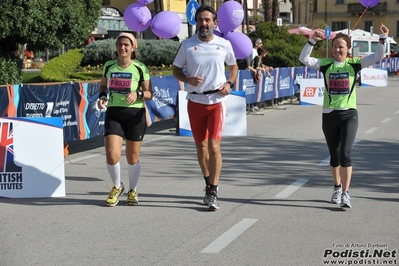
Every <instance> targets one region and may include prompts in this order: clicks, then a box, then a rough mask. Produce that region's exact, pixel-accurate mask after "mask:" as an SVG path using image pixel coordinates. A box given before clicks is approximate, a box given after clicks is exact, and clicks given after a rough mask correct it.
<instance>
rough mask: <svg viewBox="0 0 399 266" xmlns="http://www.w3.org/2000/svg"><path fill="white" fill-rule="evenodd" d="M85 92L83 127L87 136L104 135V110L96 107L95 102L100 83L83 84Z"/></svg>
mask: <svg viewBox="0 0 399 266" xmlns="http://www.w3.org/2000/svg"><path fill="white" fill-rule="evenodd" d="M83 86H84V90H85V94H86V95H87V97H86V98H87V108H85V109H86V112H85V119H84V121H85V123H86V125H85V126H84V128H85V129H86V131H87V135H88V137H89V138H91V137H95V136H99V135H104V121H105V111H106V110H100V109H98V106H97V102H98V96H99V92H98V91H99V88H100V83H98V82H96V83H85V84H83Z"/></svg>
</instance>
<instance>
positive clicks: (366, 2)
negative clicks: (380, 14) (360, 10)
mask: <svg viewBox="0 0 399 266" xmlns="http://www.w3.org/2000/svg"><path fill="white" fill-rule="evenodd" d="M359 2H360V4H362V5H363V6H364V7H368V8H372V7H375V6H376V5H377V4H378V3H379V2H380V0H359Z"/></svg>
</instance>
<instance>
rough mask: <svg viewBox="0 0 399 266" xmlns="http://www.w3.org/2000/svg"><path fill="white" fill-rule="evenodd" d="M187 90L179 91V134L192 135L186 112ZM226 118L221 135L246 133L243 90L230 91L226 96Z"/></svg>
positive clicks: (244, 134)
mask: <svg viewBox="0 0 399 266" xmlns="http://www.w3.org/2000/svg"><path fill="white" fill-rule="evenodd" d="M186 96H187V92H186V91H179V96H178V98H179V135H180V136H192V133H191V126H190V119H189V118H188V113H187V99H186ZM226 109H227V110H226V118H225V120H224V125H223V133H222V136H246V135H247V109H246V104H245V95H244V92H237V91H232V92H231V94H230V95H229V97H228V98H227V107H226Z"/></svg>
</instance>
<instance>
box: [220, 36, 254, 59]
mask: <svg viewBox="0 0 399 266" xmlns="http://www.w3.org/2000/svg"><path fill="white" fill-rule="evenodd" d="M224 38H225V39H226V40H229V41H230V43H231V46H233V51H234V54H235V56H236V58H237V59H244V58H247V57H248V56H249V55H250V54H251V53H252V41H251V39H250V38H249V37H248V36H247V35H245V34H243V33H241V32H230V33H228V34H226V35H225V36H224Z"/></svg>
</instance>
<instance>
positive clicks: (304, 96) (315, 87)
mask: <svg viewBox="0 0 399 266" xmlns="http://www.w3.org/2000/svg"><path fill="white" fill-rule="evenodd" d="M300 94H301V96H300V98H301V102H300V104H301V105H323V96H324V79H302V80H301V87H300Z"/></svg>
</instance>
